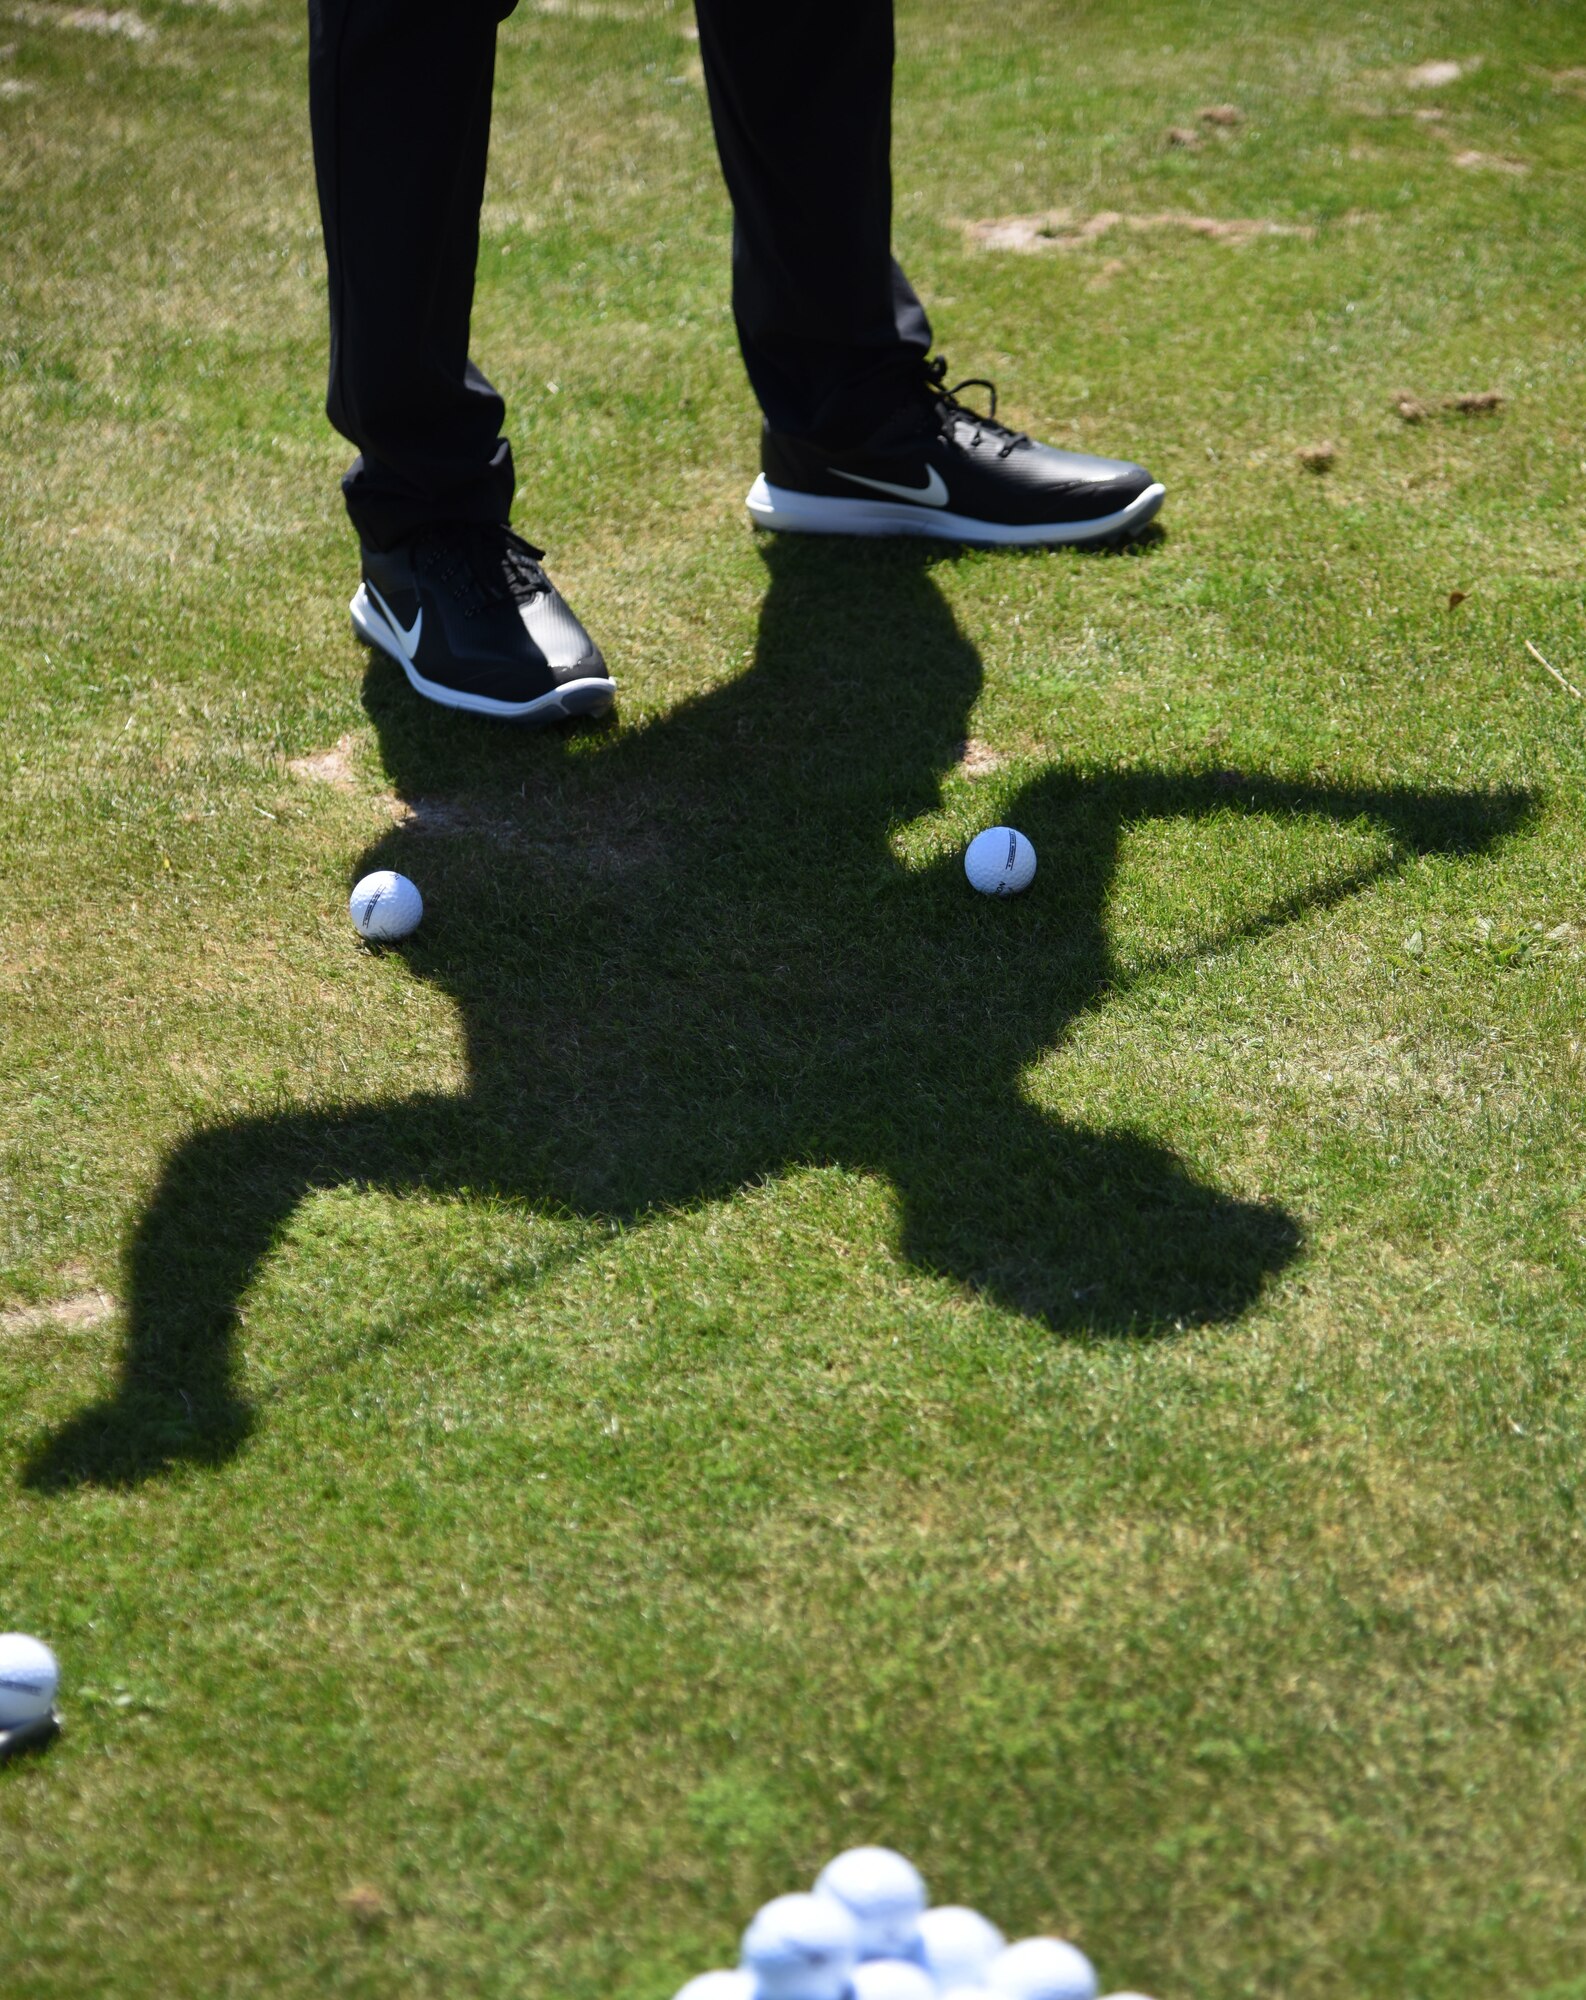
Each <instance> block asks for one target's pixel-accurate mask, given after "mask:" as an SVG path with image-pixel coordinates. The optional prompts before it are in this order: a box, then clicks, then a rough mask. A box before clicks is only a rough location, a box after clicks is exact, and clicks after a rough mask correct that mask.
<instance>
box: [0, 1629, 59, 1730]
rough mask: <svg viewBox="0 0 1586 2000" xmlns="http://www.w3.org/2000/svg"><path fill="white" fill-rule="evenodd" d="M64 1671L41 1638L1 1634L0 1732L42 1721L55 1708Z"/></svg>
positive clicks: (7, 1633) (21, 1633)
mask: <svg viewBox="0 0 1586 2000" xmlns="http://www.w3.org/2000/svg"><path fill="white" fill-rule="evenodd" d="M60 1684H61V1670H60V1668H59V1666H58V1665H57V1664H56V1660H55V1655H54V1654H53V1653H52V1652H51V1651H50V1649H49V1647H48V1646H46V1645H45V1644H44V1643H43V1641H42V1640H40V1639H30V1638H29V1637H28V1635H27V1633H25V1632H0V1729H17V1728H20V1727H21V1725H22V1724H23V1723H25V1722H40V1721H42V1720H43V1718H44V1717H45V1716H46V1715H48V1714H49V1712H50V1710H51V1709H52V1708H53V1707H54V1706H55V1694H56V1690H57V1689H58V1688H59V1687H60Z"/></svg>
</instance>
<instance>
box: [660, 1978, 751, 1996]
mask: <svg viewBox="0 0 1586 2000" xmlns="http://www.w3.org/2000/svg"><path fill="white" fill-rule="evenodd" d="M674 2000H754V1976H753V1974H752V1973H748V1972H702V1973H701V1974H700V1975H699V1977H698V1978H697V1979H691V1980H690V1981H689V1982H688V1984H687V1985H686V1986H685V1987H683V1988H682V1989H681V1990H680V1991H679V1992H678V1993H677V1994H676V1995H675V1996H674Z"/></svg>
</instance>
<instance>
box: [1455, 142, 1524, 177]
mask: <svg viewBox="0 0 1586 2000" xmlns="http://www.w3.org/2000/svg"><path fill="white" fill-rule="evenodd" d="M1453 161H1454V165H1455V166H1456V167H1464V168H1466V169H1469V170H1473V171H1475V172H1478V173H1479V172H1481V171H1482V170H1483V169H1485V170H1486V171H1487V172H1489V173H1494V174H1528V173H1530V171H1531V168H1530V166H1529V164H1528V163H1527V162H1526V161H1525V160H1517V159H1515V158H1514V157H1513V156H1512V155H1511V154H1508V153H1479V152H1477V151H1476V149H1475V148H1474V147H1473V146H1467V147H1466V149H1465V150H1464V151H1463V152H1462V153H1455V154H1454V155H1453Z"/></svg>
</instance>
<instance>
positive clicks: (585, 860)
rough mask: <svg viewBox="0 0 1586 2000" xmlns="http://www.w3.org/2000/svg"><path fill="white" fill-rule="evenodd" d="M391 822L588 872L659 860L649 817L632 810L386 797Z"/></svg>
mask: <svg viewBox="0 0 1586 2000" xmlns="http://www.w3.org/2000/svg"><path fill="white" fill-rule="evenodd" d="M386 805H387V807H388V808H389V810H390V813H391V818H392V822H393V823H394V824H395V825H397V826H399V827H401V828H402V830H403V831H404V832H405V833H409V834H413V835H416V836H418V837H420V838H423V839H434V840H466V841H473V842H476V843H479V844H482V845H484V846H487V847H490V848H493V849H494V850H496V851H497V852H498V853H512V854H519V855H523V856H526V857H531V858H532V857H536V856H537V857H539V858H541V859H543V860H545V861H548V862H549V861H554V862H555V864H556V865H557V866H558V867H572V868H577V869H579V870H581V871H583V872H584V873H587V874H592V875H624V874H627V873H629V872H631V871H632V870H635V869H638V868H644V867H648V866H649V865H650V864H651V863H653V862H655V861H656V860H658V859H659V857H660V855H661V852H662V842H661V839H660V837H659V835H658V833H657V831H656V828H655V825H654V822H653V820H652V819H650V818H649V817H648V816H644V817H641V816H639V815H638V814H635V815H633V816H631V817H629V818H625V819H623V820H622V821H621V822H619V823H616V824H613V823H611V822H610V821H608V820H605V819H602V820H600V821H599V822H594V821H592V820H590V819H589V818H588V817H587V816H585V815H576V814H569V813H568V812H567V811H566V809H565V807H562V808H558V809H556V810H554V811H549V812H548V811H543V810H540V809H539V808H538V807H537V806H535V805H533V804H530V803H525V805H524V808H523V812H522V815H521V817H520V816H519V815H518V814H516V813H514V812H512V811H511V810H510V809H504V808H502V807H499V806H496V805H492V804H487V803H485V802H483V801H477V800H472V799H445V798H414V799H398V798H391V799H388V800H387V801H386Z"/></svg>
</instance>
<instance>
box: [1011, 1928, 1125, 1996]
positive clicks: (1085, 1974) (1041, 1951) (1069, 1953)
mask: <svg viewBox="0 0 1586 2000" xmlns="http://www.w3.org/2000/svg"><path fill="white" fill-rule="evenodd" d="M985 1982H986V1984H987V1985H988V1986H989V1987H991V1988H992V1989H993V1991H995V1992H997V1993H1005V1994H1009V1995H1011V1996H1012V2000H1096V1995H1097V1993H1098V1992H1099V1990H1100V1988H1099V1987H1098V1985H1097V1982H1096V1968H1095V1966H1093V1965H1092V1964H1091V1962H1090V1960H1089V1959H1088V1958H1087V1957H1086V1956H1085V1954H1084V1953H1083V1952H1082V1951H1081V1950H1080V1949H1079V1947H1078V1945H1073V1944H1068V1943H1066V1942H1065V1941H1064V1940H1063V1939H1062V1938H1051V1937H1034V1938H1021V1939H1020V1940H1019V1942H1018V1943H1017V1944H1010V1945H1009V1946H1008V1949H1007V1950H1006V1951H1004V1952H999V1953H998V1954H997V1956H996V1957H995V1958H994V1959H993V1960H992V1961H991V1963H990V1965H988V1966H987V1968H986V1971H985Z"/></svg>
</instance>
